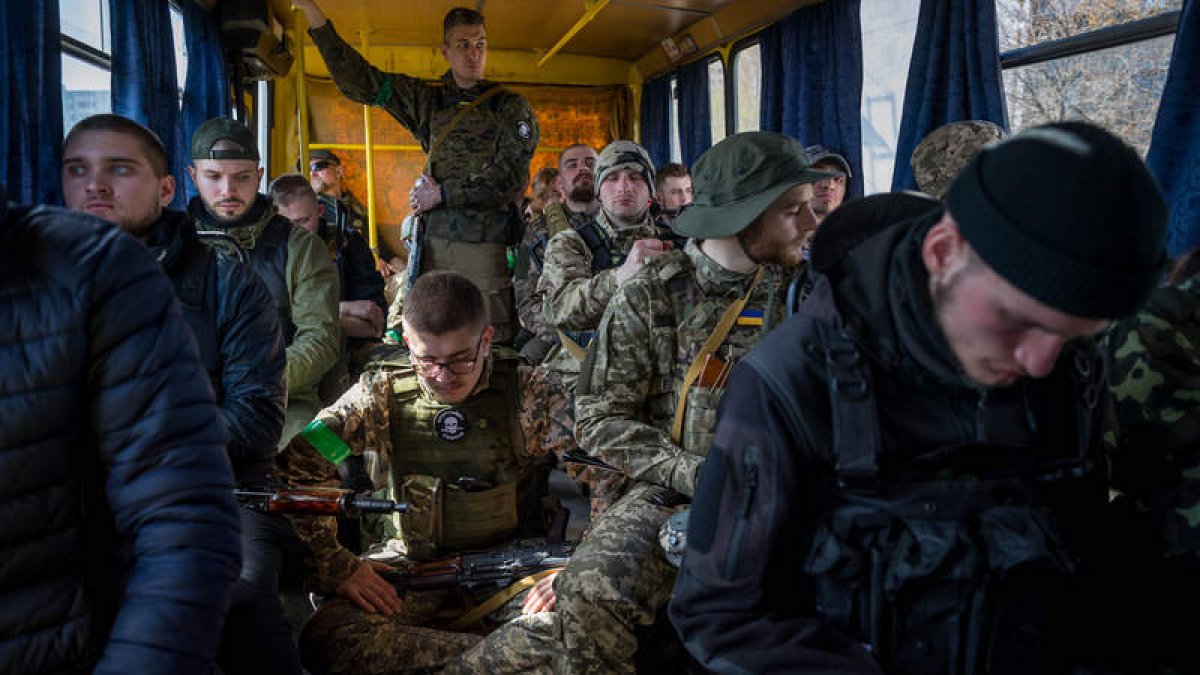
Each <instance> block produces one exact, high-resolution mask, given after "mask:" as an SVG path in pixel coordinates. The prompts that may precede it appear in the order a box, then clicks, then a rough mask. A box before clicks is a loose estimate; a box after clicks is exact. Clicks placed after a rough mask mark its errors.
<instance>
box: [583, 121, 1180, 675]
mask: <svg viewBox="0 0 1200 675" xmlns="http://www.w3.org/2000/svg"><path fill="white" fill-rule="evenodd" d="M1046 186H1052V187H1053V189H1050V190H1046V189H1042V188H1044V187H1046ZM894 197H895V198H897V199H911V195H905V194H899V195H894ZM882 206H886V205H882ZM901 211H904V212H906V214H905V215H900V213H901ZM856 213H861V214H863V216H864V218H863V220H864V222H860V223H852V224H853V225H855V226H856V227H854V228H852V229H853V230H854V232H853V233H852V234H853V236H854V239H855V240H857V243H854V241H846V239H845V237H844V236H841V237H835V238H834V239H831V240H826V239H825V236H826V235H827V234H833V232H832V231H831V230H829V229H822V231H821V232H820V233H819V234H818V236H817V240H816V241H815V242H814V245H813V256H812V259H813V268H814V270H815V271H816V273H817V275H818V276H817V281H816V285H815V287H814V289H813V292H812V294H811V295H810V296H809V298H808V299H807V300H806V301H805V302H804V304H803V305H802V306H801V307H800V311H799V313H798V314H796V315H794V316H793V317H791V318H790V319H789V320H788V321H787V323H786V324H784V326H782V327H781V328H779V329H778V330H776V331H774V332H772V333H771V334H770V335H768V336H767V337H766V338H765V339H764V340H762V341H761V342H760V343H759V345H758V346H757V347H756V348H755V350H754V351H753V352H752V353H751V354H750V355H749V356H747V358H746V359H744V360H743V365H742V367H740V368H738V369H737V371H736V372H734V373H733V376H732V377H731V378H730V383H729V388H728V392H727V395H726V397H725V405H723V406H722V409H721V417H720V420H719V421H718V423H717V427H716V434H715V438H714V441H713V444H712V447H711V449H710V450H709V454H708V460H707V462H706V463H705V465H704V469H703V470H702V471H701V472H700V476H699V480H698V488H697V490H696V495H695V502H696V506H695V508H693V509H692V513H691V518H690V521H689V523H688V531H687V535H688V543H687V549H686V552H685V553H684V555H683V566H682V569H681V570H680V573H679V576H678V581H677V583H676V586H675V594H674V597H673V598H672V600H671V605H670V617H671V621H672V623H673V624H674V626H675V628H676V629H677V631H678V633H679V636H680V638H681V639H682V640H683V643H684V646H685V648H686V649H687V651H688V652H689V654H690V655H691V656H692V657H693V658H694V659H695V660H696V661H698V662H699V664H700V669H702V670H705V671H706V672H707V671H717V672H747V673H766V672H828V673H832V672H836V673H865V672H870V673H878V672H888V673H947V672H957V671H958V670H963V671H973V672H988V673H999V672H1074V671H1084V670H1086V671H1088V672H1129V671H1127V670H1126V669H1125V668H1119V667H1118V668H1115V669H1112V668H1109V667H1107V666H1110V665H1112V664H1111V663H1106V658H1107V657H1109V656H1110V654H1109V652H1110V650H1111V648H1113V647H1114V646H1120V645H1119V643H1121V642H1122V641H1123V640H1126V639H1128V636H1129V635H1130V634H1131V632H1130V631H1129V630H1127V628H1128V627H1129V625H1130V624H1131V623H1133V622H1143V621H1145V617H1144V616H1143V615H1141V614H1139V613H1138V612H1131V611H1127V609H1126V608H1123V607H1122V606H1121V605H1120V603H1119V602H1113V598H1114V597H1118V596H1119V594H1114V593H1112V592H1111V591H1112V589H1114V588H1117V587H1125V586H1127V585H1130V584H1133V583H1135V582H1136V581H1137V580H1138V574H1139V570H1138V569H1136V568H1135V567H1133V566H1129V567H1122V568H1121V569H1117V566H1116V565H1114V564H1113V560H1114V559H1116V558H1119V557H1120V556H1114V555H1112V553H1113V552H1114V551H1116V550H1117V549H1119V548H1121V547H1129V546H1130V545H1131V544H1132V542H1138V541H1141V540H1142V539H1143V536H1144V535H1143V536H1137V533H1134V532H1133V531H1132V528H1130V529H1124V528H1123V524H1122V523H1121V522H1120V521H1118V520H1116V519H1114V518H1113V517H1112V516H1113V511H1112V510H1111V505H1110V503H1109V497H1110V494H1109V489H1110V487H1111V486H1112V485H1113V484H1112V483H1110V482H1109V481H1110V477H1109V475H1108V468H1109V464H1108V462H1107V461H1106V460H1107V458H1106V456H1105V453H1104V447H1103V444H1102V435H1103V434H1102V432H1103V421H1104V417H1105V410H1106V408H1107V407H1108V406H1107V404H1108V400H1107V396H1108V388H1107V386H1106V379H1107V378H1106V376H1105V364H1104V360H1103V358H1101V355H1100V353H1099V351H1098V350H1097V348H1096V346H1095V344H1094V340H1093V336H1095V335H1096V334H1098V333H1099V332H1100V331H1102V330H1103V329H1104V328H1105V327H1106V326H1107V325H1108V323H1109V320H1111V319H1113V318H1116V317H1121V316H1125V315H1128V314H1131V313H1133V312H1135V311H1137V310H1138V308H1139V307H1140V306H1141V305H1142V304H1143V302H1145V300H1146V298H1147V297H1148V296H1149V294H1150V292H1151V291H1152V290H1153V289H1154V288H1155V287H1156V286H1157V284H1158V282H1159V280H1160V278H1161V277H1162V273H1163V270H1164V266H1165V263H1166V260H1167V258H1166V250H1165V246H1164V243H1165V241H1164V240H1165V235H1166V224H1167V208H1166V204H1165V202H1164V200H1163V197H1162V193H1161V191H1160V189H1159V187H1158V185H1157V183H1156V182H1155V180H1154V178H1153V177H1152V176H1151V175H1150V172H1149V171H1148V170H1147V168H1146V166H1145V164H1144V163H1143V162H1142V160H1141V158H1140V157H1139V156H1138V153H1137V152H1136V151H1134V150H1133V149H1132V148H1130V147H1129V146H1128V145H1126V144H1125V143H1123V142H1122V141H1121V140H1119V139H1117V138H1116V137H1115V136H1113V135H1111V134H1109V133H1108V132H1106V131H1104V130H1103V129H1100V128H1099V127H1096V126H1093V125H1090V124H1086V123H1082V122H1061V123H1055V124H1049V125H1045V126H1040V127H1034V128H1031V129H1027V130H1025V131H1023V132H1021V133H1019V134H1016V135H1015V136H1012V137H1010V138H1008V139H1007V140H1004V141H1001V142H999V143H996V144H991V145H988V146H986V147H985V148H984V149H983V150H982V151H981V152H979V154H977V155H976V156H975V157H974V158H973V159H972V160H971V161H970V162H969V163H968V164H967V166H966V168H965V169H963V170H962V171H961V172H960V173H959V174H958V177H957V178H956V179H955V180H954V182H953V184H952V185H951V187H950V191H949V197H948V199H947V201H946V204H945V207H944V208H943V207H942V205H940V204H938V203H937V202H935V201H932V200H930V201H929V202H928V208H927V209H923V210H922V209H919V208H918V209H900V210H897V209H889V208H872V209H863V210H859V209H856ZM872 214H874V215H872ZM888 214H892V215H891V216H890V217H889V215H888ZM829 224H832V223H829ZM842 224H843V223H840V222H839V223H838V225H842ZM860 235H862V236H861V238H859V236H860ZM839 239H840V240H841V241H840V242H838V241H837V240H839ZM831 241H832V242H835V243H839V246H837V247H835V250H833V251H832V252H831V251H828V250H826V248H825V246H826V244H827V243H829V242H831ZM829 253H832V254H831V255H830V254H829ZM581 426H583V425H582V424H581ZM1150 604H1152V603H1147V605H1148V606H1149V605H1150ZM1138 646H1139V645H1134V648H1135V649H1136V648H1137V647H1138ZM1140 653H1141V654H1142V658H1143V659H1145V658H1147V657H1146V655H1145V649H1144V648H1142V649H1141V650H1140ZM1149 658H1153V655H1151V656H1150V657H1149ZM1142 665H1143V666H1144V667H1135V668H1133V669H1132V671H1133V672H1140V671H1143V670H1153V668H1152V667H1151V664H1150V662H1148V661H1143V662H1142Z"/></svg>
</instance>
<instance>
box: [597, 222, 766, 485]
mask: <svg viewBox="0 0 1200 675" xmlns="http://www.w3.org/2000/svg"><path fill="white" fill-rule="evenodd" d="M753 277H754V275H753V274H740V273H737V272H732V271H730V270H727V269H725V268H723V267H721V266H720V265H718V264H717V263H715V262H713V261H712V259H710V258H709V257H708V256H706V255H705V254H704V253H703V252H702V251H701V250H700V247H699V246H698V245H697V244H696V243H695V242H691V243H689V244H688V245H687V246H686V247H685V248H684V250H683V251H682V252H679V251H674V252H671V253H668V254H666V255H662V256H659V257H657V258H654V259H653V260H652V261H649V262H647V263H646V266H645V268H643V269H642V271H640V272H639V273H638V274H637V276H635V277H634V278H633V279H631V280H630V281H629V282H628V283H626V284H625V285H624V286H622V287H621V288H620V289H619V290H618V291H617V292H616V294H615V295H614V296H613V298H612V302H611V303H609V306H608V310H607V311H606V312H605V314H604V319H603V321H602V322H601V324H600V327H599V329H598V330H597V333H596V340H595V342H594V343H593V344H592V347H591V349H589V351H588V358H587V359H586V360H585V361H584V362H583V366H582V371H581V373H580V378H579V383H578V385H577V386H576V390H575V395H576V398H575V416H576V421H575V436H576V439H577V440H578V441H579V445H580V447H582V448H583V449H584V450H585V451H587V452H588V453H589V454H591V455H593V456H595V457H597V458H599V459H601V460H603V461H605V462H607V463H609V464H611V465H613V466H615V467H617V468H619V469H621V470H622V471H624V472H625V473H626V474H628V475H629V476H631V477H632V478H635V479H637V480H641V481H646V482H651V483H656V484H658V485H663V486H665V487H669V488H672V489H674V490H677V491H679V492H682V493H684V494H687V495H690V494H692V491H693V487H694V485H695V480H696V473H697V470H698V469H699V467H700V464H701V463H702V462H703V461H704V455H703V453H704V452H706V451H707V450H708V444H707V442H705V440H704V437H711V433H712V430H713V429H714V428H715V426H716V401H717V399H719V397H720V394H721V392H722V391H723V390H724V388H723V386H721V384H719V383H718V384H717V385H716V386H711V387H707V386H701V385H700V384H699V383H697V385H695V386H693V387H692V390H691V391H690V392H689V395H688V405H689V410H688V415H689V416H692V415H693V410H692V406H693V405H695V406H697V408H698V409H697V410H695V411H694V412H695V413H696V414H698V415H699V418H698V419H693V420H690V421H691V423H692V425H691V426H692V427H693V428H692V430H691V431H690V432H689V431H687V429H686V427H685V434H684V436H685V438H684V439H683V445H684V446H685V447H688V450H687V451H685V449H684V448H683V447H680V446H679V445H677V444H675V443H674V442H673V441H672V440H671V426H672V423H673V421H674V417H675V406H676V403H677V401H678V398H679V393H680V389H681V387H682V383H683V379H684V373H686V372H687V369H688V366H690V365H691V363H692V361H693V360H694V359H695V358H696V354H697V353H698V352H699V351H700V347H701V346H702V345H703V343H704V341H705V340H706V339H707V338H708V336H709V335H710V334H712V332H713V330H714V329H715V328H716V325H717V323H718V322H719V321H720V318H721V315H722V314H723V313H724V312H725V310H726V308H727V307H729V305H730V304H731V303H732V302H734V301H736V300H737V299H739V298H740V297H742V296H743V295H744V294H745V292H746V289H747V287H748V285H749V283H750V281H751V280H752V279H753ZM787 281H788V279H787V276H786V275H785V274H784V272H783V270H782V269H780V268H778V267H775V266H767V267H766V268H765V269H764V271H763V277H762V279H761V281H760V282H759V284H758V285H757V286H756V287H755V288H754V291H753V292H752V294H751V296H750V299H749V301H748V302H747V303H746V306H745V309H744V310H743V311H742V316H743V317H746V318H745V319H744V320H743V319H739V320H738V322H737V323H736V324H735V325H734V327H733V329H732V330H731V331H730V332H729V334H728V336H726V338H725V340H724V341H723V342H722V343H721V345H720V347H718V349H717V350H716V351H715V355H716V356H717V357H719V358H720V359H721V360H722V361H724V362H725V363H726V364H727V365H728V366H729V368H732V366H733V365H734V364H735V363H736V362H737V361H738V360H739V359H740V358H741V357H742V356H743V355H744V354H745V353H746V352H747V351H748V350H749V349H750V347H751V346H753V344H754V343H756V342H757V341H758V340H759V339H760V338H761V337H762V336H763V335H764V334H765V333H766V332H767V331H768V330H770V329H771V328H773V327H774V326H776V325H778V323H779V322H780V321H782V320H783V318H784V293H785V291H786V285H787ZM699 408H703V410H701V409H699ZM697 423H698V424H699V426H707V428H705V429H700V428H696V427H697ZM689 433H691V434H692V437H691V438H688V435H689ZM689 446H690V447H689Z"/></svg>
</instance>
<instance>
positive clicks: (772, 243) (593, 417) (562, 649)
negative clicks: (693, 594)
mask: <svg viewBox="0 0 1200 675" xmlns="http://www.w3.org/2000/svg"><path fill="white" fill-rule="evenodd" d="M809 164H810V162H809V158H808V155H807V154H805V152H804V149H803V147H802V146H801V145H800V143H798V142H797V141H796V140H794V139H792V138H789V137H787V136H784V135H781V134H776V133H769V132H750V133H743V134H737V135H734V136H731V137H729V138H727V139H725V140H724V141H722V142H720V143H718V144H717V145H716V146H714V147H713V148H711V149H709V150H708V152H706V153H705V154H704V155H703V156H701V157H700V159H699V160H697V162H696V164H695V166H694V167H693V172H692V176H693V181H694V182H693V185H694V188H695V193H694V199H695V201H694V202H693V203H692V205H691V206H689V207H687V208H685V209H684V210H683V212H682V213H681V214H680V215H679V217H678V218H676V219H675V222H674V227H675V229H676V230H677V231H678V232H679V233H680V234H683V235H685V236H687V237H690V238H691V240H690V241H689V243H688V244H687V245H686V246H685V248H684V250H682V251H670V252H668V253H665V254H663V255H661V256H658V257H655V258H652V259H648V260H646V261H645V263H644V267H643V269H642V271H641V272H640V273H639V274H637V275H636V276H635V277H633V278H632V279H630V280H629V281H627V282H626V283H625V284H624V285H622V286H621V287H620V288H619V289H617V290H616V293H615V294H614V295H613V298H612V300H611V302H610V303H609V305H608V309H607V310H606V311H605V314H604V318H603V321H602V323H601V324H600V328H599V330H598V331H597V335H596V342H595V344H594V345H593V346H592V348H591V350H590V351H589V352H588V357H587V359H586V360H585V361H584V362H583V369H582V372H581V373H580V379H579V383H578V385H577V388H576V394H577V398H576V408H577V415H578V424H577V427H576V436H577V439H578V440H579V443H580V445H581V446H582V447H583V449H584V450H586V451H587V452H589V453H590V454H592V455H593V456H594V457H596V458H598V459H600V460H602V461H604V462H606V463H608V464H610V465H612V466H613V467H615V468H616V470H618V471H620V472H622V473H623V474H624V475H626V476H628V477H629V478H630V479H631V480H630V481H629V482H628V483H627V484H626V489H625V491H624V493H623V494H622V495H621V496H620V499H619V500H618V501H617V502H616V503H614V504H613V505H612V506H611V507H609V508H608V510H606V511H605V512H604V513H603V514H602V515H601V516H600V518H599V519H598V520H597V521H596V522H593V523H592V531H591V533H590V534H589V535H588V536H587V537H586V538H585V539H584V541H583V543H582V544H581V545H580V546H579V548H578V549H576V551H575V553H574V555H573V556H572V558H571V562H570V564H569V565H568V566H567V567H566V569H565V570H563V572H562V573H561V574H559V575H558V577H557V579H556V580H555V582H554V594H553V597H554V610H553V612H551V613H550V614H549V615H548V616H545V617H541V618H538V619H534V618H528V617H527V618H525V619H522V620H519V621H517V622H514V623H512V624H509V625H508V626H506V627H504V628H502V629H501V630H500V631H499V632H498V633H495V634H493V636H492V637H490V638H489V639H488V640H485V641H484V642H483V643H482V644H481V645H479V646H477V647H475V648H473V649H472V650H471V651H470V652H468V654H467V655H466V657H465V658H464V661H463V664H460V665H459V666H457V667H456V668H452V669H448V670H447V672H459V671H460V670H461V671H463V672H531V671H535V672H556V673H585V672H586V673H593V672H604V673H633V672H634V664H633V661H632V658H631V657H632V655H633V653H634V651H636V649H637V638H636V636H635V634H634V630H635V628H638V627H639V626H641V627H646V626H649V625H651V624H653V623H654V620H655V616H656V615H657V614H658V612H659V611H660V610H661V609H663V608H664V607H665V605H666V602H667V599H668V597H669V596H670V593H671V586H672V583H673V579H674V576H675V567H674V566H673V565H672V564H671V563H670V562H668V560H667V558H666V557H665V555H664V551H663V548H662V547H661V546H660V545H659V543H658V542H659V529H660V528H661V527H662V525H663V523H664V522H666V520H667V518H668V517H669V516H671V514H673V513H674V512H675V511H676V510H677V509H676V506H677V505H678V504H680V503H682V502H686V500H687V497H689V496H690V495H691V494H692V489H693V487H694V485H695V477H696V472H697V470H698V468H699V466H700V463H701V461H702V460H703V458H704V454H705V453H706V452H707V451H708V444H709V441H710V440H711V438H712V430H713V426H714V425H715V422H716V406H717V401H718V400H719V399H720V398H721V393H722V391H723V386H722V382H723V380H724V375H725V374H726V373H727V370H728V368H730V367H731V366H732V365H733V364H734V363H736V362H737V361H738V360H739V359H740V358H741V357H742V356H743V355H744V354H745V353H746V352H747V350H749V349H750V347H751V346H753V345H754V343H755V342H757V341H758V340H759V339H760V338H761V337H762V336H763V334H764V333H766V332H767V331H769V330H770V329H771V328H773V327H774V326H775V325H777V324H778V323H779V322H780V321H781V320H782V319H783V316H784V311H783V292H784V286H785V284H786V282H787V275H786V274H785V272H784V270H783V269H782V266H786V265H795V264H796V263H798V262H799V260H800V249H801V245H802V243H803V241H804V239H805V236H806V235H807V234H808V232H810V231H811V230H812V229H814V228H815V227H816V220H815V218H814V217H813V213H812V210H811V209H810V208H809V201H810V200H811V199H812V197H813V187H812V183H813V182H815V181H817V180H819V179H821V178H824V177H826V176H827V174H825V173H822V172H819V171H813V170H811V169H810V168H809ZM685 373H686V375H685ZM676 564H677V563H676ZM536 595H537V592H536V591H535V598H534V599H533V600H531V601H530V603H527V607H529V606H530V604H532V603H537V602H538V600H537V598H536ZM542 631H546V632H545V633H543V632H542ZM555 636H561V639H558V638H556V637H555Z"/></svg>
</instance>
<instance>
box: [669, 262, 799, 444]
mask: <svg viewBox="0 0 1200 675" xmlns="http://www.w3.org/2000/svg"><path fill="white" fill-rule="evenodd" d="M660 258H665V259H666V260H664V261H663V262H660V263H658V265H659V267H658V269H657V272H658V275H659V278H660V279H661V280H662V281H663V283H664V284H665V286H666V289H667V292H668V295H669V297H670V303H669V306H667V307H655V308H654V313H653V316H652V319H651V320H652V328H651V330H652V331H653V334H654V336H655V337H656V338H657V339H655V340H654V343H655V345H656V348H655V349H656V352H658V353H656V354H655V355H654V356H655V362H656V363H660V364H670V365H669V366H667V367H666V368H665V369H664V372H662V373H661V376H660V377H659V378H658V379H657V380H656V381H655V382H653V383H652V384H651V400H652V402H651V414H652V415H653V416H654V418H655V423H656V425H657V426H660V427H661V428H664V429H672V427H673V426H674V418H675V415H676V414H677V410H678V406H680V405H683V406H684V412H683V420H682V426H681V428H680V431H679V434H678V438H676V439H675V440H676V442H677V443H678V444H679V446H680V447H681V448H683V449H684V450H685V451H687V452H690V453H693V454H697V455H705V454H707V453H708V448H709V445H711V444H712V439H713V434H714V432H715V430H716V425H717V404H718V403H719V402H720V399H721V395H722V394H723V393H724V392H725V385H726V382H727V380H728V376H729V372H730V371H731V370H732V369H733V366H734V365H735V364H736V363H737V362H738V361H739V360H740V359H741V358H742V356H744V355H745V354H746V352H748V351H749V350H750V348H751V347H753V346H754V344H755V343H757V342H758V341H759V339H760V338H761V337H762V336H763V335H764V334H765V333H766V332H767V331H768V330H770V329H771V328H772V327H773V326H775V325H776V324H777V323H778V322H779V320H781V319H782V317H783V310H784V307H783V304H782V302H781V301H780V299H779V298H778V297H777V293H776V289H777V287H778V285H779V280H778V278H777V276H776V274H777V270H775V269H774V268H765V269H764V273H763V276H762V278H761V279H760V280H759V281H758V283H757V284H755V285H754V288H753V289H752V290H751V292H750V294H749V297H747V298H746V302H745V304H744V306H743V307H742V308H741V309H740V311H738V312H737V316H736V317H734V318H733V322H732V325H731V326H730V327H729V329H728V332H727V333H726V334H725V335H724V337H723V338H722V339H721V340H720V342H719V343H717V345H716V347H715V349H713V350H712V355H711V357H710V358H708V359H707V360H705V359H704V355H703V354H702V353H701V352H702V347H703V346H704V345H705V343H706V342H708V341H709V340H710V339H711V338H712V336H713V335H714V333H716V332H717V331H718V330H719V324H720V323H721V320H722V318H723V316H724V315H725V313H726V312H727V311H729V310H730V307H731V306H732V305H734V304H735V303H738V302H739V300H741V298H742V293H744V292H745V289H744V288H743V289H741V290H740V291H739V290H737V289H734V288H731V289H730V290H729V292H728V293H727V294H724V295H711V294H706V293H705V290H704V288H702V287H701V285H700V283H699V282H698V281H697V280H696V274H695V268H694V266H693V264H692V262H691V260H690V259H689V258H688V257H687V255H686V254H685V253H683V252H679V253H671V254H668V255H667V256H660ZM656 262H657V261H656ZM697 359H700V361H701V362H702V363H704V364H706V365H703V366H702V367H700V373H699V375H698V376H697V377H696V378H695V381H694V382H692V383H691V384H690V385H686V384H685V383H686V382H687V381H688V378H687V372H688V370H689V368H692V367H693V364H694V363H696V362H697ZM655 399H657V403H655V402H654V401H655Z"/></svg>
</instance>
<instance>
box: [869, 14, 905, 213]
mask: <svg viewBox="0 0 1200 675" xmlns="http://www.w3.org/2000/svg"><path fill="white" fill-rule="evenodd" d="M919 10H920V2H918V1H917V0H862V6H861V10H860V16H861V21H862V45H863V83H862V175H863V191H864V193H865V194H874V193H876V192H887V191H889V190H891V189H892V169H894V168H895V166H896V140H897V138H898V137H899V135H900V115H901V114H902V113H903V111H904V88H905V83H906V82H907V81H908V62H909V60H910V59H911V58H912V45H913V40H915V39H916V36H917V13H918V11H919Z"/></svg>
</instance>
